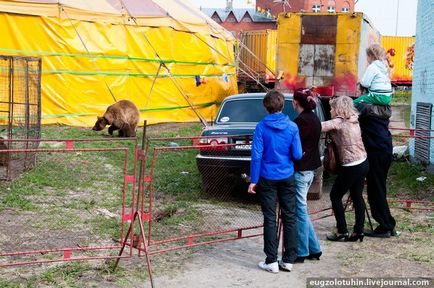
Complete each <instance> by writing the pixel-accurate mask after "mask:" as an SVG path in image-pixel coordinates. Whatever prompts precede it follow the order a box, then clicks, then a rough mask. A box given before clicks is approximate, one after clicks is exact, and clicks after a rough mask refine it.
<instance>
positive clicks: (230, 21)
mask: <svg viewBox="0 0 434 288" xmlns="http://www.w3.org/2000/svg"><path fill="white" fill-rule="evenodd" d="M226 22H229V23H236V22H237V19H236V18H235V16H234V15H232V14H231V15H229V16H228V18H226Z"/></svg>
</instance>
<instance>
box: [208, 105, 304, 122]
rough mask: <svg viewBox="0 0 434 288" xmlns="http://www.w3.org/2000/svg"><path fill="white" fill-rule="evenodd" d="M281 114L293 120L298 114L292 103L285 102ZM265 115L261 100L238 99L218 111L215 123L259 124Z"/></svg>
mask: <svg viewBox="0 0 434 288" xmlns="http://www.w3.org/2000/svg"><path fill="white" fill-rule="evenodd" d="M283 113H285V114H286V115H288V116H289V119H291V120H294V119H295V117H297V115H298V113H297V112H296V111H295V110H294V108H293V107H292V101H291V100H286V101H285V107H284V109H283ZM265 115H267V111H266V110H265V108H264V106H263V105H262V99H239V100H231V101H227V102H225V103H224V104H223V106H222V107H221V109H220V113H219V115H218V118H217V123H221V124H224V123H234V122H254V123H256V122H259V121H261V119H262V118H264V117H265Z"/></svg>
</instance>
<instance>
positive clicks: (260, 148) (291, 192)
mask: <svg viewBox="0 0 434 288" xmlns="http://www.w3.org/2000/svg"><path fill="white" fill-rule="evenodd" d="M263 104H264V107H265V109H266V110H267V112H268V115H267V116H265V117H264V119H262V120H261V121H260V122H259V123H258V124H257V125H256V129H255V133H254V136H253V144H252V161H251V164H250V178H251V184H250V185H249V189H248V192H249V193H251V194H255V193H258V196H259V200H260V202H261V208H262V213H263V215H264V252H265V254H266V256H267V257H266V259H265V261H263V262H259V267H260V268H261V269H263V270H266V271H268V272H272V273H277V272H279V267H280V269H282V270H284V271H291V269H292V264H293V263H294V262H295V259H296V258H297V222H296V219H297V218H296V210H295V184H294V163H293V160H300V159H301V157H302V156H303V153H302V148H301V142H300V136H299V134H298V128H297V125H296V124H295V123H294V122H292V121H291V120H289V118H288V116H286V115H285V114H283V113H282V110H283V106H284V104H285V97H284V96H283V95H282V93H280V92H278V91H275V90H273V91H270V92H268V93H267V94H266V95H265V97H264V100H263ZM276 198H278V199H279V204H280V208H281V218H282V223H283V246H284V254H283V257H282V259H281V260H280V261H279V262H278V261H277V250H278V239H277V223H276Z"/></svg>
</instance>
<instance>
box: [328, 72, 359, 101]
mask: <svg viewBox="0 0 434 288" xmlns="http://www.w3.org/2000/svg"><path fill="white" fill-rule="evenodd" d="M357 82H358V81H357V77H356V75H352V74H348V75H344V76H342V77H335V78H334V79H333V80H332V81H331V83H330V85H331V86H333V89H334V91H335V95H336V96H342V95H346V96H359V95H360V92H359V91H358V87H357Z"/></svg>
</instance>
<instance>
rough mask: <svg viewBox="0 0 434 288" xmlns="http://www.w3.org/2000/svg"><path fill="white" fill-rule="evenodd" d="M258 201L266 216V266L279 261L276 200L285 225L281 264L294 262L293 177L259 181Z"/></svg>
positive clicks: (295, 244) (295, 256)
mask: <svg viewBox="0 0 434 288" xmlns="http://www.w3.org/2000/svg"><path fill="white" fill-rule="evenodd" d="M256 190H257V192H258V196H259V200H260V202H261V209H262V214H263V215H264V252H265V255H266V256H267V258H266V259H265V263H267V264H269V263H273V262H276V261H277V250H278V248H279V247H278V243H279V241H278V239H277V237H278V235H277V221H276V220H277V218H276V200H277V198H278V199H279V204H280V209H281V211H280V213H281V217H282V224H283V247H284V253H283V256H282V261H283V262H285V263H294V262H295V259H296V258H297V215H296V210H295V181H294V176H291V177H289V178H286V179H282V180H267V179H264V178H262V177H261V178H260V179H259V182H258V188H257V189H256Z"/></svg>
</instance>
